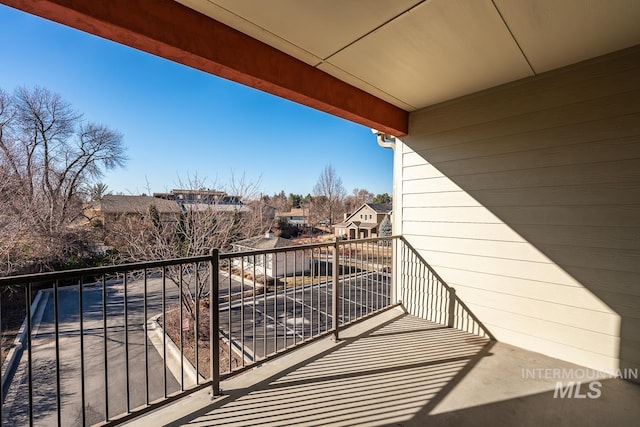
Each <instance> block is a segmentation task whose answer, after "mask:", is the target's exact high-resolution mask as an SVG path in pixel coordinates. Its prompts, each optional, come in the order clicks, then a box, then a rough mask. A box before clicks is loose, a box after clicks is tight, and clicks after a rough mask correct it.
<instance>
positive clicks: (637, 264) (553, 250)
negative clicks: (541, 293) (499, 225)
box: [538, 245, 640, 273]
mask: <svg viewBox="0 0 640 427" xmlns="http://www.w3.org/2000/svg"><path fill="white" fill-rule="evenodd" d="M538 247H539V248H540V250H541V251H542V252H544V253H545V254H546V255H547V256H548V257H549V258H550V259H551V260H553V262H555V263H557V264H560V265H564V266H567V267H590V268H596V269H600V270H614V271H628V272H632V273H640V254H639V253H638V251H635V250H627V249H602V248H585V247H583V248H578V247H572V248H571V250H567V248H566V247H564V246H553V245H538Z"/></svg>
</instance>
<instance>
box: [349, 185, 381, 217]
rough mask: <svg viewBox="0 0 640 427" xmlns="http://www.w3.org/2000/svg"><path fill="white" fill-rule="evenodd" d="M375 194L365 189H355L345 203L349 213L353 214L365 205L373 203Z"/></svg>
mask: <svg viewBox="0 0 640 427" xmlns="http://www.w3.org/2000/svg"><path fill="white" fill-rule="evenodd" d="M373 197H374V196H373V193H371V192H370V191H368V190H366V189H364V188H354V189H353V192H352V193H351V194H350V195H348V196H347V197H346V199H345V201H344V204H345V209H346V211H347V212H353V211H355V210H356V209H358V208H359V207H360V206H362V204H363V203H371V202H373Z"/></svg>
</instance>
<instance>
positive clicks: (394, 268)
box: [389, 237, 402, 304]
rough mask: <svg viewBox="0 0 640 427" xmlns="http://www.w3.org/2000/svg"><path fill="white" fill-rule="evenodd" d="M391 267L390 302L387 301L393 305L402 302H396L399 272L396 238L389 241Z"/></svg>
mask: <svg viewBox="0 0 640 427" xmlns="http://www.w3.org/2000/svg"><path fill="white" fill-rule="evenodd" d="M389 265H390V266H391V271H390V272H389V273H390V274H391V300H390V301H389V302H390V303H391V304H395V303H397V302H402V301H399V300H398V283H399V281H398V278H397V275H398V274H399V272H400V257H399V256H398V238H397V237H394V238H393V239H392V240H391V261H390V262H389Z"/></svg>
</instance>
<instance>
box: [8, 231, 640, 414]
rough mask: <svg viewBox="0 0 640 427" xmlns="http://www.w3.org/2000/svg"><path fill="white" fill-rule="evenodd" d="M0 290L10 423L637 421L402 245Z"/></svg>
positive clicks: (300, 250) (590, 379) (240, 257)
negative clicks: (8, 323) (4, 296)
mask: <svg viewBox="0 0 640 427" xmlns="http://www.w3.org/2000/svg"><path fill="white" fill-rule="evenodd" d="M0 286H2V287H8V286H10V287H11V289H12V290H13V293H14V294H13V295H14V297H15V295H18V296H19V297H20V298H22V299H23V300H24V310H25V312H26V316H25V322H24V324H23V328H22V330H21V332H20V333H19V334H18V337H17V338H16V342H15V346H14V347H13V352H12V353H10V354H9V355H8V356H7V358H6V360H5V363H4V364H3V377H2V379H3V387H2V388H1V392H2V395H1V397H2V401H3V404H2V405H0V409H1V414H0V417H1V419H2V424H3V425H65V426H68V425H116V424H122V423H128V424H131V425H138V424H144V425H145V426H149V425H154V426H155V425H166V424H171V425H256V424H269V425H327V424H331V425H390V424H391V425H398V424H399V425H425V424H429V425H430V424H435V425H465V424H474V425H478V424H480V425H482V424H492V425H495V424H496V423H498V424H507V425H508V424H511V425H539V424H540V423H542V422H545V421H546V422H551V423H553V424H554V425H555V424H564V425H575V424H581V423H583V422H584V423H586V424H594V425H600V424H603V423H605V422H609V423H613V424H614V425H622V424H628V423H629V421H630V420H634V419H637V417H638V415H640V410H639V409H638V408H637V404H636V403H637V402H638V401H639V400H638V399H639V398H640V389H639V388H638V387H637V386H636V385H633V384H631V383H628V382H625V381H622V380H618V379H614V378H610V377H607V376H606V375H604V374H602V373H599V372H595V371H593V370H588V369H586V368H583V367H580V366H577V365H572V364H570V363H567V362H563V361H560V360H556V359H552V358H549V357H546V356H543V355H540V354H537V353H531V352H527V351H524V350H521V349H518V348H515V347H512V346H508V345H505V344H501V343H497V342H496V341H495V340H493V339H492V338H493V337H492V335H491V333H490V331H489V330H487V328H485V326H484V325H483V324H482V323H481V322H480V321H479V320H478V319H477V318H476V317H475V316H474V315H473V313H471V312H470V310H469V309H468V307H466V305H465V304H464V303H463V302H462V301H460V300H459V298H458V297H457V296H456V293H455V290H454V289H453V288H451V287H449V286H448V285H447V284H446V283H444V282H443V281H442V280H441V278H440V277H439V276H438V275H437V273H436V272H435V271H433V270H432V269H431V267H430V266H429V265H428V263H427V262H426V261H425V260H424V259H422V258H421V257H420V255H419V254H418V253H417V252H416V251H414V250H413V248H412V247H411V245H410V244H409V243H408V242H407V241H406V240H404V239H403V238H402V237H389V238H379V239H365V240H350V241H337V242H334V243H330V244H313V245H304V246H296V247H290V248H282V249H275V250H268V251H250V252H237V253H219V252H218V251H216V250H214V251H212V252H211V254H208V255H203V256H200V257H193V258H188V259H177V260H163V261H154V262H145V263H137V264H128V265H118V266H110V267H101V268H94V269H84V270H74V271H65V272H54V273H45V274H37V275H29V276H19V277H10V278H2V279H0ZM212 296H217V304H210V301H211V297H212ZM1 318H2V314H1V313H0V319H1ZM0 324H1V323H0ZM209 331H217V334H216V333H214V334H210V333H209ZM555 370H558V371H555ZM559 381H561V382H562V384H561V385H562V387H561V388H558V386H557V383H558V382H559ZM578 383H580V385H578ZM596 394H597V395H598V396H596Z"/></svg>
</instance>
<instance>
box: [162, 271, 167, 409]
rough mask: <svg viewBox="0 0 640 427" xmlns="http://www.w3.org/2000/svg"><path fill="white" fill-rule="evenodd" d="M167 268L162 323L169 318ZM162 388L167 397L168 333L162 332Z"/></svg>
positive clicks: (164, 275)
mask: <svg viewBox="0 0 640 427" xmlns="http://www.w3.org/2000/svg"><path fill="white" fill-rule="evenodd" d="M166 316H167V268H166V267H165V266H163V267H162V323H163V325H165V324H166V319H167V317H166ZM162 365H163V366H162V367H163V369H162V390H163V393H164V398H165V399H166V398H167V334H162Z"/></svg>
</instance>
